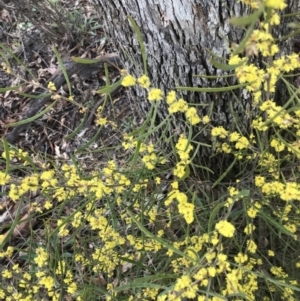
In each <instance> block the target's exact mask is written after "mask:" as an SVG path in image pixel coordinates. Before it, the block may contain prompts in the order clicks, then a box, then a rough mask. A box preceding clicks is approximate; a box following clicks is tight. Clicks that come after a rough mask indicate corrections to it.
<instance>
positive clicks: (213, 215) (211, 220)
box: [207, 202, 225, 233]
mask: <svg viewBox="0 0 300 301" xmlns="http://www.w3.org/2000/svg"><path fill="white" fill-rule="evenodd" d="M224 204H225V202H222V203H219V204H218V205H217V206H216V207H215V208H214V210H213V211H212V213H211V214H210V216H209V221H208V229H207V231H208V233H211V232H212V231H213V225H214V224H215V223H216V222H215V219H216V216H217V214H218V213H219V211H220V210H221V208H222V207H224Z"/></svg>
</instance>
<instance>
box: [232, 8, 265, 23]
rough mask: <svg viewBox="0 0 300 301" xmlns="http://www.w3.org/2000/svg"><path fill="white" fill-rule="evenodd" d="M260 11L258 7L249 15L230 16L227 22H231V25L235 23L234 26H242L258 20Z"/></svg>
mask: <svg viewBox="0 0 300 301" xmlns="http://www.w3.org/2000/svg"><path fill="white" fill-rule="evenodd" d="M261 8H263V6H261ZM262 12H263V10H262V9H258V10H257V11H255V12H254V13H253V14H251V15H248V16H243V17H234V18H231V19H230V20H229V23H231V24H232V25H235V26H241V27H243V26H246V25H249V24H251V23H253V22H254V23H255V22H256V21H257V20H258V18H259V17H260V15H261V14H262Z"/></svg>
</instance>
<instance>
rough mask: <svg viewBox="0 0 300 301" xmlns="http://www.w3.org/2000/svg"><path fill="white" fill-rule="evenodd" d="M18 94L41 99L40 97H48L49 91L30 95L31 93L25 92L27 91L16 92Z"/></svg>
mask: <svg viewBox="0 0 300 301" xmlns="http://www.w3.org/2000/svg"><path fill="white" fill-rule="evenodd" d="M18 94H19V95H21V96H24V97H28V98H32V99H42V98H46V97H49V96H50V95H51V93H44V94H39V95H32V94H27V93H22V92H18Z"/></svg>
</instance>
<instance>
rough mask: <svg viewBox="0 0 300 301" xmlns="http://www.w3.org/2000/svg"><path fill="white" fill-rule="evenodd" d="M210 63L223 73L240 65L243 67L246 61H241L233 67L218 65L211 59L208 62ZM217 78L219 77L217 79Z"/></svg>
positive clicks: (218, 63)
mask: <svg viewBox="0 0 300 301" xmlns="http://www.w3.org/2000/svg"><path fill="white" fill-rule="evenodd" d="M210 62H211V63H212V64H213V65H214V66H215V67H216V68H218V69H221V70H224V71H230V70H234V69H236V68H238V67H240V66H242V65H244V64H245V63H246V60H242V61H241V62H239V63H238V64H235V65H228V64H223V63H220V62H218V61H215V60H213V59H211V60H210ZM218 78H219V77H218Z"/></svg>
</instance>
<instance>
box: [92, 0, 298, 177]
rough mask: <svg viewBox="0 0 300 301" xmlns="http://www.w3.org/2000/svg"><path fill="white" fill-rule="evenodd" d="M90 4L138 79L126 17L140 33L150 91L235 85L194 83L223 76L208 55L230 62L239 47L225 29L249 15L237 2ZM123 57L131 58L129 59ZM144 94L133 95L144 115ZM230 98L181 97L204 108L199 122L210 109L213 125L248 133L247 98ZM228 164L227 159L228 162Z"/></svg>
mask: <svg viewBox="0 0 300 301" xmlns="http://www.w3.org/2000/svg"><path fill="white" fill-rule="evenodd" d="M92 2H93V3H94V4H95V8H96V9H97V10H98V12H99V16H100V18H101V21H102V23H103V25H104V28H105V30H106V32H107V34H108V36H109V37H110V38H112V40H113V41H114V42H115V45H116V47H117V48H118V49H119V51H120V56H121V58H122V59H123V61H124V63H125V66H126V68H127V69H128V70H129V72H130V73H133V74H136V75H141V74H142V70H143V64H142V61H141V51H140V48H139V44H138V41H137V38H136V35H135V33H134V31H133V29H132V27H131V26H130V24H129V22H128V20H127V15H130V16H131V17H132V18H133V19H134V20H135V21H136V23H137V25H138V26H139V28H140V30H141V32H142V35H143V40H144V43H145V46H146V51H147V59H148V72H149V75H150V77H151V82H152V83H153V86H156V87H160V88H162V89H163V90H164V91H165V92H168V91H170V90H172V89H174V87H176V86H194V87H195V86H199V87H202V86H205V87H218V86H227V85H228V84H233V83H234V81H232V80H231V82H229V83H228V79H227V82H225V80H222V79H218V80H206V79H200V78H196V77H194V75H197V74H202V75H203V74H204V75H216V74H220V73H221V72H220V70H217V69H216V68H214V67H213V66H212V64H211V63H210V58H211V54H210V53H209V51H207V50H210V51H211V52H213V53H215V54H216V55H217V56H220V57H228V55H229V53H230V49H229V48H230V45H231V43H232V42H233V43H238V42H239V41H241V39H242V37H243V35H244V31H243V30H241V29H239V28H234V27H232V26H231V25H230V24H229V18H231V17H233V16H241V15H246V14H247V13H249V12H250V11H249V9H248V8H246V7H245V6H244V5H242V4H241V3H240V2H238V1H236V0H234V1H233V0H227V1H221V0H216V1H210V0H189V1H182V0H173V1H170V0H160V1H157V0H144V1H139V0H110V1H106V0H93V1H92ZM297 8H298V1H296V0H290V1H288V8H287V9H286V10H285V13H286V12H289V11H296V10H297ZM287 21H288V20H287V19H285V24H283V25H281V27H280V28H279V30H278V33H277V37H281V36H283V35H285V34H287V33H288V29H287V27H286V22H287ZM281 48H282V49H283V51H285V52H290V50H289V48H290V46H289V45H288V43H284V44H283V45H281ZM122 50H125V52H123V51H122ZM125 53H127V54H129V55H130V56H131V59H129V58H128V57H127V56H126V55H125ZM132 61H133V62H135V63H136V64H133V63H132ZM143 93H144V92H143V91H139V90H137V91H136V96H137V98H136V99H137V103H139V104H140V106H141V107H142V109H143V110H144V112H147V110H148V107H149V103H148V102H147V100H146V98H145V95H144V94H143ZM234 93H235V95H236V96H237V98H235V97H234V96H233V95H232V94H231V93H222V94H218V95H216V94H211V93H210V94H209V93H184V95H183V96H184V98H185V99H186V100H187V101H188V102H190V103H195V104H202V105H204V106H198V108H199V114H200V115H202V116H203V115H206V114H208V113H209V112H210V110H211V109H212V114H211V119H212V123H213V124H214V125H222V126H224V127H226V128H227V129H233V128H235V124H236V122H237V121H239V126H240V129H241V130H242V131H247V129H248V128H249V124H250V122H249V121H250V119H251V115H252V108H251V96H250V95H249V94H248V93H246V91H245V90H244V91H242V90H240V91H235V92H234ZM140 99H143V100H142V101H140ZM236 99H238V100H239V101H237V100H236ZM166 114H167V108H166V107H165V106H164V104H161V105H160V109H159V117H160V118H161V119H163V118H164V116H165V115H166ZM175 126H176V125H174V127H175ZM198 139H199V141H201V142H204V143H208V144H210V143H211V140H210V138H209V137H208V134H207V133H203V134H202V135H199V136H198ZM210 155H211V148H205V147H203V148H201V149H200V151H199V158H205V160H206V161H207V159H208V158H210ZM223 159H224V158H219V159H217V161H218V162H215V161H214V160H212V161H211V164H210V166H214V169H216V165H215V164H216V163H217V164H221V163H220V162H221V161H222V162H224V160H223ZM231 159H232V158H231ZM231 159H230V156H229V157H228V158H227V161H228V160H229V161H230V160H231ZM225 161H226V160H225ZM200 163H201V162H200ZM226 165H227V164H226V163H225V166H223V168H221V167H220V169H223V170H224V168H226ZM206 166H207V164H206ZM227 166H228V165H227ZM217 169H218V167H217ZM214 171H215V172H216V170H214Z"/></svg>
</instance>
